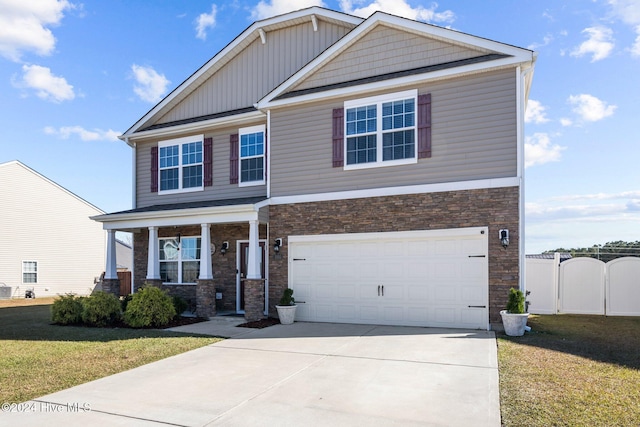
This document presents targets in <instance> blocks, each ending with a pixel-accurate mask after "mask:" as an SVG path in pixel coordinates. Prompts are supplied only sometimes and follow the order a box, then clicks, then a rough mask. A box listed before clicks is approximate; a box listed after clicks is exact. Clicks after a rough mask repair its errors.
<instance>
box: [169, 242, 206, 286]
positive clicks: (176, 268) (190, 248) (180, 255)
mask: <svg viewBox="0 0 640 427" xmlns="http://www.w3.org/2000/svg"><path fill="white" fill-rule="evenodd" d="M159 243H160V245H159V246H160V278H161V279H162V281H163V282H164V283H196V280H197V279H198V277H199V275H200V237H182V238H168V239H159Z"/></svg>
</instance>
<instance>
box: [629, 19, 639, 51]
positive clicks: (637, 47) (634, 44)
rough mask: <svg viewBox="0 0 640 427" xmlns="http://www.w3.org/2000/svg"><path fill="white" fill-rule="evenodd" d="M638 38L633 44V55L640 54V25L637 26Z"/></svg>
mask: <svg viewBox="0 0 640 427" xmlns="http://www.w3.org/2000/svg"><path fill="white" fill-rule="evenodd" d="M636 34H637V36H636V40H635V42H634V43H633V45H632V46H631V55H633V56H640V25H638V26H637V27H636Z"/></svg>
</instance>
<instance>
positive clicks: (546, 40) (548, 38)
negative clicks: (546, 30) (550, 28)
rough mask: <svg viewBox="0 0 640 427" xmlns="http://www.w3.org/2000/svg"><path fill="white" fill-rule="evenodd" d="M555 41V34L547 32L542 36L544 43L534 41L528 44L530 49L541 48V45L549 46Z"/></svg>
mask: <svg viewBox="0 0 640 427" xmlns="http://www.w3.org/2000/svg"><path fill="white" fill-rule="evenodd" d="M552 41H553V36H552V35H551V34H547V35H546V36H544V37H543V38H542V43H539V42H534V43H531V44H530V45H529V46H527V49H529V50H536V49H540V48H541V47H545V46H549V44H550V43H551V42H552Z"/></svg>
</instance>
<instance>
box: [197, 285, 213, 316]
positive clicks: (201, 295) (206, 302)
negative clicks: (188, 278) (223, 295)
mask: <svg viewBox="0 0 640 427" xmlns="http://www.w3.org/2000/svg"><path fill="white" fill-rule="evenodd" d="M196 314H197V315H198V316H200V317H214V316H215V315H216V286H215V280H213V279H211V280H198V281H197V283H196Z"/></svg>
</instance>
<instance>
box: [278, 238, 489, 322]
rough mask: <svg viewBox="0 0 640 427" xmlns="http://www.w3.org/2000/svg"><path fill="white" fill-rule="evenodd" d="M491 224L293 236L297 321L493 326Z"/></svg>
mask: <svg viewBox="0 0 640 427" xmlns="http://www.w3.org/2000/svg"><path fill="white" fill-rule="evenodd" d="M487 235H488V230H487V228H486V227H476V228H461V229H449V230H429V231H408V232H389V233H365V234H333V235H319V236H289V287H291V288H292V289H293V290H294V297H295V298H296V300H297V301H299V302H304V303H301V304H299V305H298V310H297V313H296V319H297V320H301V321H311V322H338V323H369V324H379V325H406V326H430V327H445V328H470V329H487V328H488V326H489V315H488V299H489V297H488V294H489V291H488V289H489V288H488V282H489V281H488V254H487V248H488V244H487V243H488V241H487Z"/></svg>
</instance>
